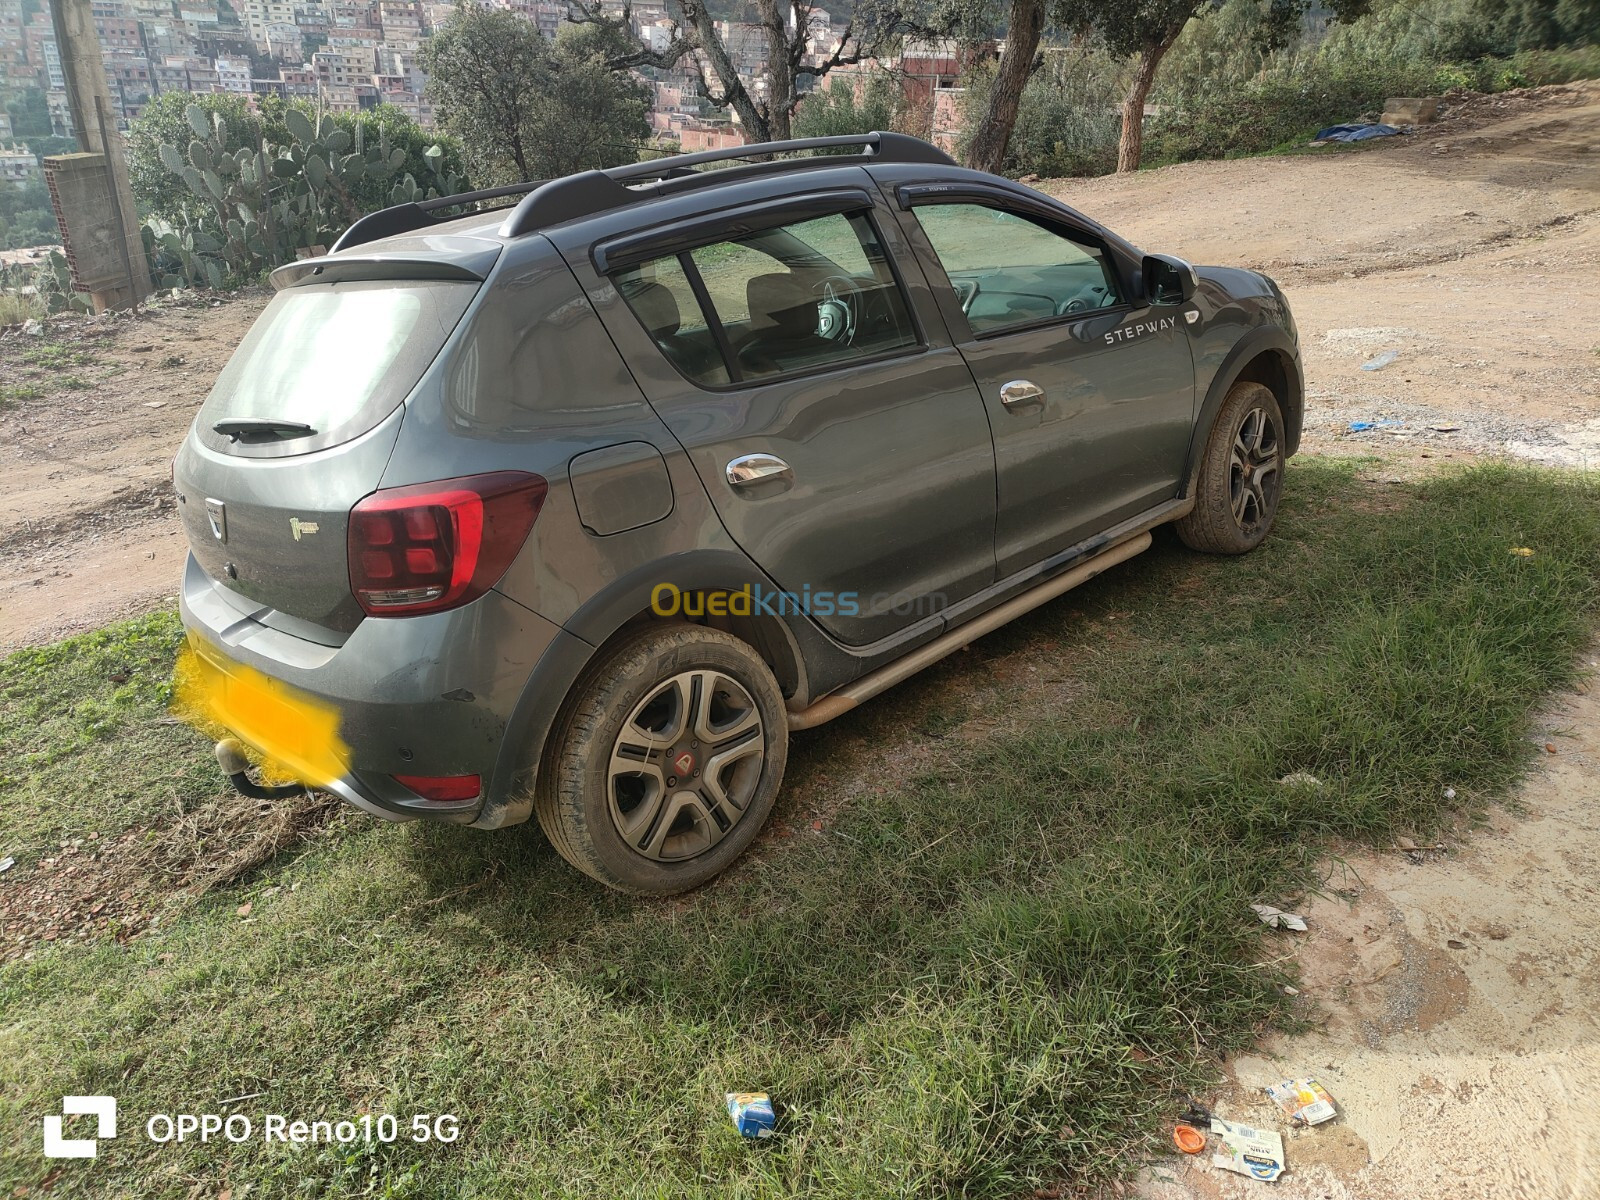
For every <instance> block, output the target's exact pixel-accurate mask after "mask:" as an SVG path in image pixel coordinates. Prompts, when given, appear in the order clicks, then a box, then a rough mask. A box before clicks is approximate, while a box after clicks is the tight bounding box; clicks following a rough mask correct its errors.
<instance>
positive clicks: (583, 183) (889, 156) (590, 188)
mask: <svg viewBox="0 0 1600 1200" xmlns="http://www.w3.org/2000/svg"><path fill="white" fill-rule="evenodd" d="M844 146H859V147H861V151H860V153H859V154H858V155H847V156H844V157H846V158H865V159H868V160H870V161H873V162H898V163H932V164H937V165H939V166H955V165H956V163H955V160H954V159H952V158H951V157H950V156H949V155H947V154H945V153H944V151H942V150H939V149H938V148H936V147H934V146H931V145H929V144H928V143H927V142H924V141H922V140H920V139H919V138H914V137H911V136H909V135H907V134H903V133H858V134H846V135H843V136H839V137H818V138H799V139H796V140H794V141H787V142H752V143H750V144H748V145H744V146H725V147H723V148H722V149H720V150H702V151H699V152H698V153H695V154H674V155H672V156H670V157H668V158H658V159H654V160H652V161H650V162H641V163H631V164H629V165H627V166H622V167H612V168H610V169H609V170H606V171H584V172H583V173H582V174H579V175H568V176H567V177H566V178H564V179H552V180H551V181H550V182H549V183H546V184H544V185H542V186H539V187H536V188H535V190H533V191H530V192H529V193H528V194H527V195H526V196H524V197H523V198H522V200H521V201H520V202H519V203H518V204H517V207H516V208H515V209H513V210H512V212H511V214H510V215H509V216H508V217H506V219H505V220H504V221H502V222H501V224H500V236H501V237H507V238H511V237H521V236H522V235H523V234H526V233H532V232H533V231H534V230H536V229H543V228H545V227H547V226H550V225H556V224H559V223H561V222H562V221H570V220H572V219H573V218H574V217H582V216H588V215H590V214H591V213H597V212H604V211H606V210H607V209H612V208H621V207H623V206H624V205H626V204H633V203H636V202H637V201H639V200H643V199H645V194H644V193H641V192H637V191H634V190H632V189H630V188H628V187H626V186H624V185H625V184H628V183H633V182H635V181H638V182H644V181H647V180H662V179H667V178H670V177H676V176H680V175H683V174H685V173H687V172H688V171H689V170H690V169H691V168H694V167H698V166H702V165H704V164H706V163H714V162H727V161H729V160H732V159H741V158H765V157H767V156H768V155H773V154H793V153H797V152H799V151H802V150H831V149H835V148H838V147H844ZM839 161H840V160H839V159H838V158H835V157H832V156H812V157H808V158H797V159H793V160H791V161H789V162H787V163H785V164H783V165H784V166H786V167H794V168H802V167H816V166H837V165H839Z"/></svg>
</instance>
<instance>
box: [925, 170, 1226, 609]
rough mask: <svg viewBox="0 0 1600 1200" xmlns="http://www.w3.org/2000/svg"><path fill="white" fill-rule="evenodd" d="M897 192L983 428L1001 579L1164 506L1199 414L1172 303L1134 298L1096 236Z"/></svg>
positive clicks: (1013, 206) (935, 193) (991, 205)
mask: <svg viewBox="0 0 1600 1200" xmlns="http://www.w3.org/2000/svg"><path fill="white" fill-rule="evenodd" d="M895 195H896V196H897V198H898V199H899V201H900V204H901V206H902V210H903V211H902V212H901V214H900V216H901V221H902V226H903V228H904V230H905V232H906V236H907V237H908V238H910V239H911V240H912V241H913V242H914V243H915V244H917V245H918V246H919V248H920V249H921V252H922V255H923V258H924V261H925V262H927V263H928V264H929V272H928V273H929V278H930V281H932V282H933V284H934V288H935V292H936V294H937V295H938V297H939V299H940V301H941V303H942V304H943V306H944V309H945V313H946V317H947V321H948V323H949V326H950V328H951V330H952V332H953V333H954V335H955V337H956V340H957V343H958V345H959V346H960V349H961V353H962V355H963V356H964V357H965V359H966V361H967V363H968V364H969V365H970V367H971V368H972V373H973V377H974V378H975V379H976V381H977V384H978V388H979V390H980V392H981V393H982V396H983V402H984V404H985V406H986V408H987V410H988V414H989V419H990V423H991V424H992V426H993V428H994V441H995V458H996V470H997V477H998V484H999V511H998V516H997V522H996V530H995V556H996V559H997V563H998V571H999V574H1000V576H1001V577H1002V578H1004V577H1005V576H1006V575H1009V574H1011V573H1013V572H1015V571H1019V570H1022V569H1023V568H1025V567H1028V566H1030V565H1032V564H1033V563H1035V562H1037V561H1039V560H1040V559H1042V558H1045V557H1048V556H1049V555H1051V554H1053V553H1056V552H1059V551H1061V550H1064V549H1067V548H1069V547H1071V546H1073V545H1075V544H1076V543H1077V542H1079V541H1082V540H1083V539H1085V538H1087V537H1089V536H1091V535H1093V534H1096V533H1099V532H1101V531H1102V530H1105V529H1107V528H1109V527H1110V526H1112V525H1114V524H1116V523H1117V522H1118V521H1120V520H1123V519H1125V518H1128V517H1131V516H1134V515H1136V514H1138V513H1140V512H1143V511H1144V510H1146V509H1148V508H1151V507H1153V506H1154V505H1156V504H1158V503H1160V502H1161V501H1163V500H1166V499H1170V498H1171V497H1173V496H1174V495H1175V494H1176V492H1177V488H1178V480H1179V475H1180V473H1181V472H1182V470H1183V465H1184V460H1185V456H1186V454H1187V451H1188V444H1189V434H1190V429H1191V424H1192V421H1193V415H1194V367H1193V362H1192V359H1191V355H1190V350H1189V337H1188V334H1187V332H1186V327H1185V320H1184V315H1183V312H1182V311H1181V306H1180V305H1171V306H1163V307H1152V306H1150V305H1149V304H1147V303H1146V302H1144V301H1143V300H1142V299H1141V300H1137V301H1136V300H1135V298H1134V297H1132V296H1131V295H1130V294H1129V283H1128V281H1127V280H1125V279H1124V278H1123V277H1122V274H1121V272H1120V271H1119V269H1118V266H1117V263H1116V261H1115V259H1114V257H1113V255H1112V254H1111V252H1110V250H1109V248H1108V246H1107V245H1106V244H1105V242H1104V240H1103V239H1101V238H1100V237H1099V236H1098V234H1097V233H1096V232H1095V231H1093V230H1091V229H1089V228H1088V227H1086V226H1084V227H1079V226H1076V225H1074V224H1073V223H1071V222H1070V221H1068V220H1066V219H1065V218H1052V216H1051V215H1050V214H1047V213H1045V212H1044V211H1042V209H1041V208H1040V207H1035V206H1032V205H1029V204H1027V203H1026V202H1024V201H1018V202H1011V201H1008V200H1007V199H1006V198H1005V196H1004V194H1003V193H1001V192H999V191H998V189H992V190H991V189H973V190H972V191H970V192H963V191H962V190H961V189H960V188H959V187H955V188H952V187H940V186H935V187H920V188H919V187H901V188H899V189H897V191H896V192H895ZM941 274H942V276H943V278H940V275H941Z"/></svg>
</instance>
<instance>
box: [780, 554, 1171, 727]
mask: <svg viewBox="0 0 1600 1200" xmlns="http://www.w3.org/2000/svg"><path fill="white" fill-rule="evenodd" d="M1149 548H1150V532H1149V530H1146V531H1144V532H1143V533H1140V534H1137V535H1135V536H1134V537H1131V538H1129V539H1128V540H1127V541H1125V542H1119V543H1118V544H1117V545H1115V546H1112V547H1111V548H1110V549H1109V550H1102V551H1101V552H1100V553H1099V554H1097V555H1095V556H1094V557H1093V558H1091V559H1088V560H1087V561H1085V562H1081V563H1079V564H1078V565H1077V566H1075V567H1073V568H1072V569H1071V570H1067V571H1063V572H1062V573H1061V574H1060V575H1057V576H1056V577H1055V578H1054V579H1047V580H1045V581H1044V582H1043V583H1041V584H1040V585H1039V586H1038V587H1036V588H1033V589H1032V590H1031V591H1026V592H1023V593H1022V595H1020V596H1013V597H1012V598H1011V599H1010V600H1007V601H1006V602H1005V603H1004V604H1002V605H1000V606H999V607H998V608H992V609H990V610H989V611H988V612H986V613H984V614H983V615H982V616H981V617H976V618H974V619H973V620H971V621H968V622H967V623H966V624H965V625H958V626H957V627H956V628H954V629H952V630H951V631H950V632H949V633H946V634H944V635H943V636H942V637H939V638H935V639H934V640H933V641H931V642H929V643H928V644H927V645H926V646H921V647H919V648H917V649H916V650H913V651H912V652H911V653H910V654H908V655H906V656H905V657H904V658H901V659H897V660H896V661H894V662H892V663H890V664H889V665H888V666H886V667H879V668H878V669H877V670H876V671H873V672H872V673H871V674H869V675H863V676H862V677H861V678H860V679H858V680H856V681H855V682H854V683H851V684H848V685H846V686H845V687H842V688H840V689H839V690H838V691H837V692H833V693H831V694H830V695H827V696H824V697H823V698H822V699H821V700H818V701H817V702H816V703H815V704H813V705H811V707H809V708H804V709H801V710H800V711H799V712H791V713H790V714H789V729H790V730H791V731H793V730H797V729H812V728H814V727H816V726H818V725H822V724H824V723H826V722H828V721H831V720H833V719H834V718H835V717H840V716H843V715H844V714H845V713H847V712H849V711H850V710H851V709H852V708H855V707H856V706H857V705H859V704H860V703H861V702H862V701H864V700H870V699H872V697H874V696H876V695H877V694H878V693H879V692H886V691H888V690H889V689H890V688H892V687H893V686H894V685H895V684H897V683H901V682H903V681H904V680H907V679H909V678H911V676H913V675H915V674H916V673H917V672H918V671H920V670H922V669H923V668H924V667H931V666H932V665H933V664H934V663H936V662H938V661H939V660H940V659H942V658H945V657H947V656H949V655H951V654H954V653H955V652H956V651H957V650H959V649H961V648H962V647H963V646H966V645H970V644H971V643H972V642H975V641H977V640H978V639H979V638H981V637H982V636H983V635H984V634H986V633H992V632H993V631H994V630H996V629H999V628H1000V626H1002V625H1004V624H1006V623H1007V622H1009V621H1014V620H1016V618H1018V617H1020V616H1021V615H1022V614H1023V613H1026V612H1031V611H1032V610H1034V609H1036V608H1038V607H1039V606H1040V605H1041V604H1046V603H1048V602H1049V601H1051V600H1054V599H1055V598H1056V597H1057V596H1059V595H1061V594H1062V593H1064V592H1070V591H1071V590H1072V589H1073V588H1075V587H1077V586H1078V585H1079V584H1080V583H1087V582H1088V581H1089V580H1091V579H1093V578H1094V577H1095V576H1096V575H1099V574H1100V573H1101V572H1102V571H1105V570H1107V569H1109V568H1111V567H1114V566H1116V565H1117V564H1118V563H1122V562H1127V561H1128V559H1130V558H1132V557H1133V556H1134V555H1136V554H1142V553H1144V552H1145V551H1146V550H1148V549H1149Z"/></svg>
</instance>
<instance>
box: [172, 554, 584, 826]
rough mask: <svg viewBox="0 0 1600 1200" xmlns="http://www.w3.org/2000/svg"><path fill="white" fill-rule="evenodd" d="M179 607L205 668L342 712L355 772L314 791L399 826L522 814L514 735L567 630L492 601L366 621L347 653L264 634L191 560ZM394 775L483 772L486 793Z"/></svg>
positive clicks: (522, 766)
mask: <svg viewBox="0 0 1600 1200" xmlns="http://www.w3.org/2000/svg"><path fill="white" fill-rule="evenodd" d="M179 607H180V611H181V613H182V617H183V623H184V626H185V628H186V629H187V630H188V632H189V635H190V638H189V641H190V645H191V646H192V647H193V649H194V650H195V652H196V654H197V655H198V656H199V657H200V658H201V660H202V661H203V662H204V663H205V664H206V666H207V667H208V668H209V669H212V670H214V671H216V672H218V673H220V674H221V675H222V676H229V677H238V676H242V675H246V674H247V673H248V672H247V671H244V670H241V668H253V669H254V671H258V672H260V673H261V674H262V675H265V676H267V677H268V678H270V679H271V680H273V681H274V682H276V683H278V684H281V685H284V686H285V687H287V688H289V689H293V692H294V693H297V694H298V695H299V696H301V697H303V698H304V699H305V700H306V701H307V702H308V705H309V706H322V707H325V708H331V709H333V710H335V711H336V713H337V729H338V737H339V738H340V739H341V740H342V742H343V743H344V745H345V746H346V747H347V748H348V753H347V756H346V760H345V761H346V762H347V769H345V770H344V772H343V773H342V774H341V775H340V776H339V777H338V778H335V779H332V780H327V781H317V785H318V786H319V787H322V788H324V789H325V790H327V791H330V792H332V793H334V794H335V795H337V796H339V797H340V798H341V799H343V800H345V801H347V802H348V803H350V804H352V805H354V806H356V807H357V808H360V809H362V810H363V811H365V812H368V813H370V814H372V815H373V816H376V817H380V818H383V819H385V820H391V821H406V820H414V819H417V818H426V819H432V820H443V821H453V822H460V823H467V822H472V821H474V820H477V819H479V818H480V817H481V816H483V815H484V814H485V813H490V812H502V811H504V810H506V809H507V807H508V806H510V807H512V808H520V807H521V805H520V797H518V796H516V794H515V793H516V792H517V791H518V790H519V789H522V788H525V787H526V785H527V783H528V780H527V773H528V771H527V768H528V767H529V766H530V765H531V764H530V763H528V762H525V761H524V760H523V756H522V755H519V754H518V753H516V748H515V747H513V746H509V745H508V744H507V742H508V735H509V736H512V737H514V736H517V735H518V734H523V735H524V736H525V732H524V727H525V722H524V721H523V720H519V719H518V717H519V708H521V707H523V706H524V701H525V697H526V693H527V691H528V685H529V681H530V679H531V678H532V677H533V675H534V671H535V668H536V667H537V666H538V664H539V662H540V660H541V659H542V658H544V657H545V656H546V654H547V652H549V651H550V650H551V648H552V646H554V645H557V644H558V643H561V642H563V641H564V640H565V639H567V638H570V635H567V634H563V633H562V631H561V629H560V627H559V626H557V625H555V624H553V623H551V622H549V621H546V620H545V619H544V618H542V617H539V616H537V615H536V614H534V613H532V612H530V611H529V610H528V609H526V608H524V607H523V606H521V605H520V604H517V603H516V602H515V601H513V600H510V599H508V598H507V597H505V596H503V595H501V594H500V593H499V592H494V591H491V592H489V593H487V594H486V595H484V596H482V597H480V598H479V599H477V600H475V601H473V602H472V603H471V604H468V605H465V606H463V607H461V608H459V609H455V610H452V611H450V612H446V613H438V614H433V615H429V616H419V617H404V618H394V619H377V618H372V619H368V620H365V621H363V622H362V623H361V624H360V625H359V626H358V627H357V628H356V629H355V630H354V631H353V632H352V633H351V634H350V636H349V638H348V639H347V640H346V641H345V642H344V644H343V645H339V646H331V645H323V644H320V643H318V642H312V641H309V640H307V639H305V638H301V637H296V636H294V635H292V634H289V633H285V632H284V631H282V630H281V629H274V628H271V627H269V626H268V625H266V624H264V623H263V621H262V620H261V619H258V618H262V617H268V616H269V615H270V614H269V613H267V612H266V611H265V610H262V611H260V612H258V613H256V614H251V613H250V612H248V611H247V610H246V609H244V608H243V607H242V606H241V601H240V600H239V598H238V597H237V596H234V595H232V594H227V595H224V594H222V593H221V592H220V589H219V587H218V585H217V584H216V583H215V582H214V581H213V580H212V579H211V578H210V576H208V575H207V574H206V573H205V571H204V570H202V569H201V568H200V566H199V565H198V564H197V563H196V562H195V560H194V559H193V557H191V558H190V559H189V561H188V564H187V566H186V568H185V571H184V580H183V588H182V592H181V595H180V601H179ZM557 657H558V658H559V657H561V656H560V655H559V654H558V655H557ZM223 723H224V724H225V725H227V726H228V728H229V732H231V733H233V734H234V736H236V737H238V738H239V739H240V740H241V741H243V742H244V743H245V744H246V745H249V746H252V747H253V748H255V749H256V750H258V751H263V752H267V751H268V749H269V748H268V747H266V746H263V745H262V744H261V742H262V740H263V739H262V738H261V737H260V731H259V730H254V729H251V728H249V727H248V721H246V720H243V719H240V720H230V719H228V717H226V716H224V717H223ZM235 724H240V725H245V726H246V727H243V728H234V727H233V726H234V725H235ZM540 740H541V741H542V738H541V739H540ZM396 775H409V776H456V775H477V776H479V778H480V779H481V781H482V789H481V791H480V792H479V794H478V796H477V797H476V798H475V799H472V800H466V801H449V802H441V801H431V800H425V799H423V798H422V797H420V796H418V795H416V794H415V793H414V792H412V791H411V790H410V789H409V788H406V787H404V786H402V785H401V784H399V783H397V782H396V781H395V779H394V778H393V777H394V776H396ZM513 819H514V818H513ZM493 823H495V824H503V823H507V822H506V821H505V820H504V819H501V820H499V821H495V822H493Z"/></svg>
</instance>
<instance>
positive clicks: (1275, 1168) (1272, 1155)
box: [1211, 1117, 1284, 1183]
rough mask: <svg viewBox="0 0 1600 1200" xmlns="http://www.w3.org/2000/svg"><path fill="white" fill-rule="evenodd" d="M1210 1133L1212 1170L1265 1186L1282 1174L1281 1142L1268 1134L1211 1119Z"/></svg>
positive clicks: (1267, 1130) (1269, 1132) (1281, 1140)
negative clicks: (1214, 1137) (1213, 1143)
mask: <svg viewBox="0 0 1600 1200" xmlns="http://www.w3.org/2000/svg"><path fill="white" fill-rule="evenodd" d="M1211 1132H1212V1133H1214V1134H1216V1135H1217V1149H1216V1151H1215V1152H1214V1153H1213V1154H1212V1155H1211V1165H1212V1166H1214V1167H1220V1168H1221V1169H1222V1170H1224V1171H1234V1172H1237V1173H1238V1174H1240V1175H1248V1176H1249V1177H1250V1178H1251V1179H1262V1180H1266V1181H1267V1182H1268V1183H1270V1182H1272V1180H1274V1179H1276V1178H1277V1177H1278V1176H1279V1175H1282V1174H1283V1170H1284V1161H1283V1138H1281V1137H1279V1136H1278V1135H1277V1134H1276V1133H1273V1132H1272V1130H1270V1129H1252V1128H1250V1126H1248V1125H1236V1124H1234V1123H1233V1122H1232V1121H1224V1120H1223V1119H1222V1118H1221V1117H1212V1118H1211Z"/></svg>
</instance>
